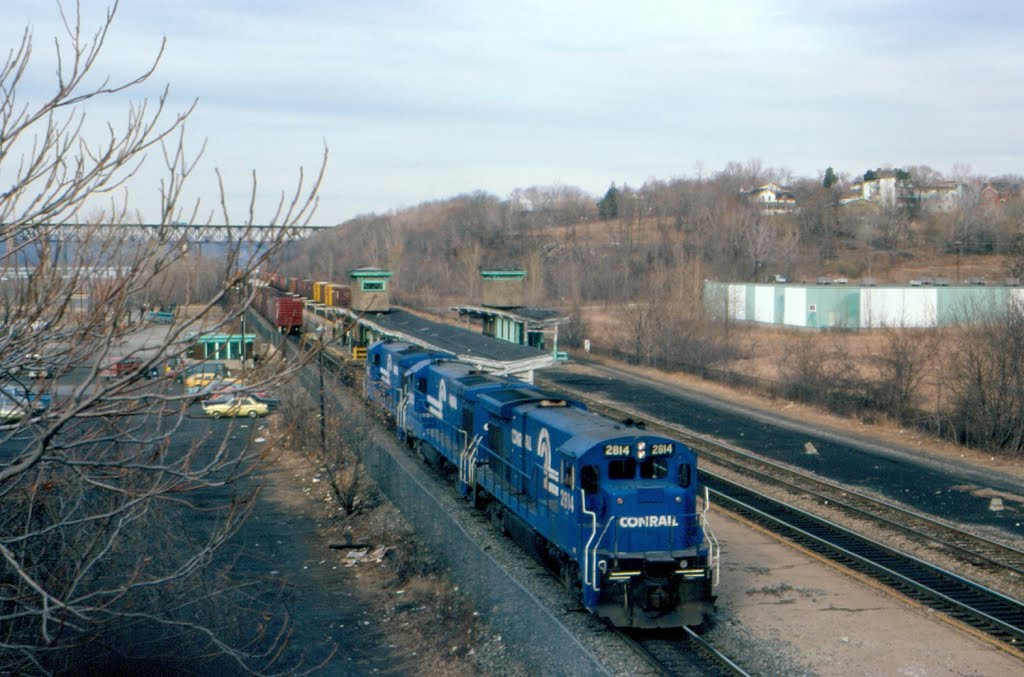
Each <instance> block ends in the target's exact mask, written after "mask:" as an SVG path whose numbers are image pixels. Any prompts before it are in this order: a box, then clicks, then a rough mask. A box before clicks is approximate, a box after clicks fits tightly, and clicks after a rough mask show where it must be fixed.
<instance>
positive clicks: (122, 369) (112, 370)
mask: <svg viewBox="0 0 1024 677" xmlns="http://www.w3.org/2000/svg"><path fill="white" fill-rule="evenodd" d="M140 369H142V358H141V357H121V356H113V357H110V358H108V359H107V365H106V366H105V367H104V368H103V370H102V371H100V376H102V377H103V378H105V379H107V380H108V381H112V380H114V379H119V378H124V377H125V376H131V375H132V374H134V373H135V372H137V371H139V370H140ZM149 377H150V375H149V374H146V378H149Z"/></svg>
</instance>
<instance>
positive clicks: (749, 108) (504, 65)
mask: <svg viewBox="0 0 1024 677" xmlns="http://www.w3.org/2000/svg"><path fill="white" fill-rule="evenodd" d="M104 4H105V3H103V2H97V1H95V0H83V5H84V10H85V11H84V12H83V19H84V22H85V23H86V24H87V25H95V24H96V22H97V20H98V18H99V14H98V12H97V9H99V8H102V6H103V5H104ZM3 5H4V21H3V25H2V26H0V37H2V40H3V44H4V45H6V46H8V47H13V46H15V44H16V40H17V37H18V35H19V31H20V29H21V28H22V27H24V25H26V24H30V25H31V26H32V30H33V33H34V37H35V47H34V50H35V58H36V59H37V60H38V63H39V64H42V65H45V64H48V63H51V62H52V58H53V57H52V53H53V46H52V45H53V43H52V37H53V36H54V35H55V34H56V33H57V31H58V23H57V16H58V15H57V12H56V10H55V3H54V2H52V1H51V0H3ZM162 37H166V38H167V49H166V52H165V54H164V57H163V61H162V63H161V65H160V68H159V70H158V72H157V74H156V76H155V78H154V79H153V80H152V81H151V83H149V84H148V85H147V87H146V89H145V92H144V93H146V94H155V93H157V92H158V91H159V90H160V89H161V87H162V86H163V85H164V84H169V85H170V86H171V93H172V98H173V101H172V105H173V106H174V107H175V108H176V109H182V108H184V107H186V106H187V105H188V103H189V102H190V101H191V100H192V99H194V98H195V99H198V101H199V103H198V108H197V109H196V111H195V113H194V114H193V116H192V118H191V120H190V122H189V124H188V138H189V140H190V145H191V146H192V147H195V148H198V147H199V146H200V145H201V143H202V142H203V140H206V142H207V148H206V154H205V159H204V161H203V164H202V166H201V169H200V171H199V172H197V174H196V178H195V182H196V183H195V185H194V188H195V189H196V191H197V192H196V194H197V195H200V196H201V197H202V199H204V200H206V202H205V203H204V204H207V205H209V204H211V203H210V202H209V200H210V198H211V197H212V196H213V193H214V188H215V183H214V180H213V178H212V177H213V174H212V171H213V168H214V167H218V168H220V169H221V171H222V172H223V174H224V176H225V177H226V178H227V180H228V186H227V187H228V190H229V192H230V194H231V200H232V203H231V205H232V211H233V213H235V214H238V215H239V216H241V214H242V211H243V209H244V204H243V200H241V198H240V195H241V194H242V193H244V192H245V190H246V188H247V186H248V181H249V175H250V173H251V172H252V171H253V170H255V171H256V172H257V174H258V176H259V182H260V186H261V187H262V188H265V193H269V194H276V193H277V192H279V191H280V190H281V189H283V188H285V187H287V186H290V185H292V184H293V183H294V180H295V178H296V176H297V170H298V168H299V167H300V166H304V167H306V168H307V169H311V168H313V167H315V166H316V165H317V163H318V158H319V155H320V152H321V149H322V147H323V146H324V145H325V144H326V146H327V147H328V148H329V151H330V161H329V166H328V173H327V180H326V184H325V186H324V189H323V191H322V199H321V206H320V209H319V212H318V214H317V217H316V219H315V221H316V222H318V223H322V224H334V223H339V222H341V221H344V220H345V219H348V218H351V217H353V216H355V215H357V214H360V213H366V212H371V211H372V212H378V213H381V212H387V211H389V210H392V209H398V208H401V207H406V206H411V205H415V204H418V203H419V202H422V201H425V200H431V199H439V198H445V197H449V196H452V195H456V194H459V193H466V192H472V191H475V190H484V191H487V192H490V193H493V194H496V195H498V196H501V197H504V196H507V195H508V194H509V193H510V192H511V191H512V190H513V189H515V188H523V187H527V186H531V185H550V184H555V183H559V184H565V185H571V186H578V187H580V188H582V189H583V190H585V191H587V192H589V193H591V194H594V195H598V196H599V195H600V194H603V192H604V191H605V190H606V189H607V187H608V186H609V184H610V183H612V182H615V183H616V184H617V185H620V186H621V185H623V184H629V185H632V186H639V185H641V184H642V183H644V182H645V181H646V180H647V179H649V178H655V179H663V180H668V179H672V178H676V177H684V176H695V175H696V174H697V171H698V170H697V167H702V168H703V172H704V173H705V174H708V173H714V172H716V171H719V170H721V169H722V168H723V167H724V166H725V165H726V163H728V162H729V161H738V162H747V161H750V160H757V161H760V162H761V164H762V165H764V166H766V167H778V168H784V169H788V170H790V171H791V172H792V173H793V174H794V175H795V176H804V177H816V176H819V175H820V174H821V173H822V172H823V171H824V169H825V168H826V167H828V166H830V165H831V166H833V167H834V168H835V169H836V171H837V172H840V173H849V174H860V173H863V171H864V170H866V169H869V168H874V167H881V166H897V167H898V166H906V165H930V166H931V167H933V168H934V169H937V170H939V171H941V172H943V173H945V174H950V173H951V172H952V170H953V167H954V165H955V164H957V165H969V166H970V168H971V170H972V171H973V172H974V173H976V174H984V175H992V174H1003V173H1024V154H1022V151H1024V115H1022V113H1024V3H1020V2H1017V1H1015V0H1004V1H1002V2H994V1H991V0H980V1H979V2H973V3H970V2H964V1H963V0H958V1H956V2H953V1H949V0H903V1H895V0H894V1H888V0H837V1H830V0H814V1H811V0H780V1H774V2H770V1H767V0H766V1H756V0H708V1H706V2H705V1H702V0H674V1H665V2H653V1H645V0H633V1H631V2H602V1H601V0H588V1H587V2H578V1H576V0H571V1H565V0H562V1H555V0H551V1H549V2H541V1H531V0H504V1H503V2H494V3H491V2H474V3H470V2H466V1H465V0H460V1H455V0H439V1H436V2H426V1H421V0H401V1H395V2H391V1H388V0H378V1H375V2H371V1H366V2H355V1H345V0H175V1H174V2H168V1H167V0H123V1H122V5H121V7H120V10H119V14H118V18H117V20H116V23H115V26H114V29H113V34H112V36H111V38H110V40H109V42H108V45H107V51H106V52H105V54H104V56H103V58H102V59H101V60H100V63H99V65H98V69H99V72H102V73H103V74H104V75H105V74H111V75H112V76H113V77H115V78H116V77H118V76H121V77H124V76H126V75H128V74H129V73H132V72H134V71H137V70H138V69H139V68H140V67H142V66H143V64H145V63H146V61H147V59H148V58H150V57H151V56H152V55H153V54H154V53H155V51H156V49H157V48H158V46H159V43H160V40H161V38H162ZM30 75H31V78H32V80H31V85H32V87H29V86H28V85H26V91H31V92H33V93H34V94H36V95H38V94H39V93H40V92H43V91H46V88H47V87H52V81H53V78H52V69H49V68H37V69H34V70H33V71H32V72H31V73H30ZM47 76H49V77H48V78H47ZM142 93H143V92H137V93H136V98H138V96H139V95H141V94H142ZM117 104H118V102H110V104H109V106H110V107H102V106H101V107H97V108H95V109H93V110H90V111H89V115H90V120H92V121H93V122H96V121H102V120H103V118H104V116H106V117H108V118H110V119H114V120H118V119H121V117H122V116H123V113H121V114H118V113H114V112H112V111H115V110H120V111H123V110H124V105H123V102H122V103H121V104H119V107H118V105H117ZM152 159H154V160H157V159H158V158H152ZM152 164H153V165H154V166H153V167H151V168H150V172H152V174H151V173H143V174H142V175H141V176H140V179H141V181H143V182H145V181H148V182H149V185H148V186H146V185H142V186H139V187H137V188H133V197H134V198H135V199H136V200H137V201H138V204H137V206H138V208H139V209H140V210H141V211H142V213H143V215H144V216H145V217H152V216H155V215H156V208H155V205H156V202H155V200H154V199H153V198H152V195H153V194H154V193H155V187H154V186H153V185H152V184H153V182H154V181H155V178H153V177H154V176H155V170H156V167H155V164H156V163H152ZM257 220H259V218H257Z"/></svg>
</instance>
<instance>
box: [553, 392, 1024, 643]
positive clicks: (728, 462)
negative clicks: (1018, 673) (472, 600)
mask: <svg viewBox="0 0 1024 677" xmlns="http://www.w3.org/2000/svg"><path fill="white" fill-rule="evenodd" d="M559 388H561V389H562V390H565V385H564V384H560V385H559ZM573 395H574V396H576V397H579V398H580V399H582V400H583V401H586V402H587V404H588V406H591V407H592V408H593V409H595V410H598V411H601V412H603V413H606V414H608V415H611V416H615V417H619V418H625V417H630V418H632V419H634V420H641V421H644V422H645V423H646V424H647V426H648V428H650V429H652V430H653V429H660V430H663V431H666V432H668V433H670V434H671V435H673V436H675V437H676V438H677V439H681V440H682V441H684V442H686V443H687V444H689V445H690V446H692V447H693V448H694V449H696V450H697V451H698V453H699V454H700V458H701V467H702V469H701V479H702V481H703V482H704V483H705V484H706V485H707V486H708V487H709V489H710V490H712V491H713V493H714V495H715V502H716V503H717V504H718V505H719V506H720V507H724V508H725V509H727V510H730V511H732V512H734V513H737V514H740V515H742V516H743V517H744V518H746V519H747V520H749V521H753V522H756V523H759V524H761V525H762V526H763V527H764V528H766V529H769V530H771V531H773V532H776V533H779V534H782V535H784V536H785V537H786V538H788V539H790V540H792V541H794V542H797V543H799V544H800V545H801V546H803V547H804V548H806V549H808V550H811V551H814V552H816V553H818V554H819V556H821V557H825V558H828V559H831V560H833V561H836V562H839V563H840V564H842V565H843V566H846V567H849V568H852V569H855V570H857V571H860V572H861V573H863V574H864V575H868V576H871V577H873V578H875V579H876V580H878V581H880V582H882V583H883V584H885V585H886V586H888V587H890V588H893V589H895V590H897V591H899V592H900V593H902V594H904V595H906V596H908V597H911V598H913V599H915V600H917V601H918V602H920V603H921V604H924V605H926V606H929V607H931V608H934V609H936V610H939V611H942V612H943V613H945V614H947V615H949V616H950V617H952V618H955V619H957V620H959V621H961V622H963V623H965V624H967V625H969V626H971V627H974V628H976V629H978V630H979V631H981V632H982V633H984V634H986V635H988V636H989V637H992V638H994V639H995V640H997V641H998V642H999V643H1001V644H1002V645H1004V646H1006V647H1011V648H1013V649H1014V650H1015V651H1017V652H1018V653H1019V648H1020V647H1021V646H1024V605H1022V604H1021V602H1020V601H1018V600H1017V599H1014V598H1013V597H1012V596H1009V595H1005V594H1002V593H1001V592H999V591H997V590H995V589H993V588H991V587H989V586H986V585H981V584H979V583H976V582H975V581H973V580H970V579H969V578H968V577H967V576H965V575H961V574H959V573H954V572H952V571H947V570H945V569H943V568H941V567H938V566H935V565H934V564H930V563H928V562H926V561H924V560H923V559H920V558H918V557H915V556H913V555H910V554H907V553H905V552H901V551H900V550H897V549H896V548H893V547H889V546H887V545H885V544H883V543H880V542H878V541H876V540H874V539H871V538H868V537H866V536H863V535H861V534H858V533H855V532H854V531H853V530H852V529H850V528H846V527H844V526H842V525H840V524H837V523H835V522H833V521H831V520H829V519H825V518H824V517H821V516H818V515H814V514H811V513H810V512H807V511H805V510H801V509H800V508H797V507H795V506H793V505H790V504H789V500H792V499H791V496H796V497H801V498H802V499H804V501H805V502H807V500H808V499H809V500H810V501H811V502H812V503H813V504H814V505H818V506H823V507H827V509H828V510H829V511H830V513H835V512H838V513H839V514H841V515H844V516H846V517H847V518H849V519H850V520H853V521H855V522H856V523H857V524H859V525H860V526H858V530H859V531H871V532H873V533H877V532H880V531H884V532H886V533H898V534H900V535H901V536H902V537H903V538H905V539H908V540H910V541H912V542H914V543H916V544H918V545H920V546H922V549H923V550H924V551H926V552H936V551H938V552H942V553H943V554H944V555H945V556H947V557H949V558H953V559H955V560H957V561H958V562H961V563H962V566H963V567H964V568H966V569H970V570H972V571H974V572H975V573H977V572H984V573H985V574H986V575H987V576H988V577H993V578H995V579H996V580H999V581H1001V582H1002V583H1003V584H1005V585H1006V586H1007V587H1011V588H1012V587H1013V586H1019V585H1020V584H1021V583H1022V579H1024V552H1021V551H1020V550H1018V549H1015V548H1013V547H1011V546H1009V545H1007V544H1004V543H999V542H997V541H994V540H991V539H988V538H984V537H981V536H978V535H975V534H970V533H967V532H965V531H963V530H962V529H959V528H957V527H956V526H955V525H950V524H946V523H944V522H941V521H938V520H935V519H933V518H930V517H928V516H926V515H922V514H920V513H917V512H914V511H911V510H907V509H905V508H903V507H900V506H897V505H893V504H891V503H888V502H885V501H881V500H879V499H877V498H874V497H871V496H867V495H864V494H860V493H857V492H854V491H852V490H850V489H849V488H846V487H842V486H840V485H838V484H836V483H832V482H829V481H827V480H824V479H821V478H819V477H815V476H813V475H810V474H808V473H805V472H802V471H799V470H795V469H793V468H791V467H789V466H785V465H782V464H779V463H776V462H773V461H770V460H768V459H764V458H762V457H758V456H756V455H755V454H752V453H750V452H748V451H746V450H743V449H738V448H736V447H732V446H731V445H724V444H720V443H718V442H715V441H714V440H710V439H708V438H706V437H704V436H701V435H697V434H695V433H693V432H692V431H688V430H686V429H684V428H681V427H679V426H675V425H671V424H667V423H664V422H661V421H654V420H650V419H645V417H644V415H643V413H642V412H636V411H626V410H624V409H622V408H620V407H616V406H613V405H610V404H608V403H605V402H596V401H594V400H592V399H590V398H589V397H587V396H586V395H585V394H584V393H580V392H575V393H573ZM709 466H712V467H714V471H712V470H709ZM722 470H725V471H727V473H728V474H729V475H730V476H731V478H727V477H725V476H723V474H721V471H722ZM747 482H750V483H752V484H753V483H756V484H759V485H763V486H766V487H771V488H772V495H768V494H767V493H764V492H761V491H758V490H756V489H754V488H752V487H751V486H748V485H746V484H741V483H747ZM779 490H781V491H782V492H785V493H786V494H787V497H786V498H785V499H784V498H781V497H780V496H779V493H780V491H779Z"/></svg>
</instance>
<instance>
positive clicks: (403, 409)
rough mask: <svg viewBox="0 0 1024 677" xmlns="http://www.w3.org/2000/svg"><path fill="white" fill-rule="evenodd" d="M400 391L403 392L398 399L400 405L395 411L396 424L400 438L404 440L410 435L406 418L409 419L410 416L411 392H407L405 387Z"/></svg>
mask: <svg viewBox="0 0 1024 677" xmlns="http://www.w3.org/2000/svg"><path fill="white" fill-rule="evenodd" d="M400 392H401V393H402V397H401V399H400V400H399V401H398V407H396V412H395V419H396V425H395V429H396V430H397V431H398V437H399V439H401V440H403V441H404V440H405V438H406V437H407V436H408V434H407V433H408V431H407V430H406V429H405V422H406V420H408V416H409V413H408V412H409V393H408V392H406V391H405V390H404V389H403V390H402V391H400Z"/></svg>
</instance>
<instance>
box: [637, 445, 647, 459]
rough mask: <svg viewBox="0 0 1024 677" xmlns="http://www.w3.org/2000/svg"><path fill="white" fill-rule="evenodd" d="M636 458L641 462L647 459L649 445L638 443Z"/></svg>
mask: <svg viewBox="0 0 1024 677" xmlns="http://www.w3.org/2000/svg"><path fill="white" fill-rule="evenodd" d="M636 457H637V458H639V459H640V460H641V461H642V460H644V459H645V458H647V443H646V442H637V443H636Z"/></svg>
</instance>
